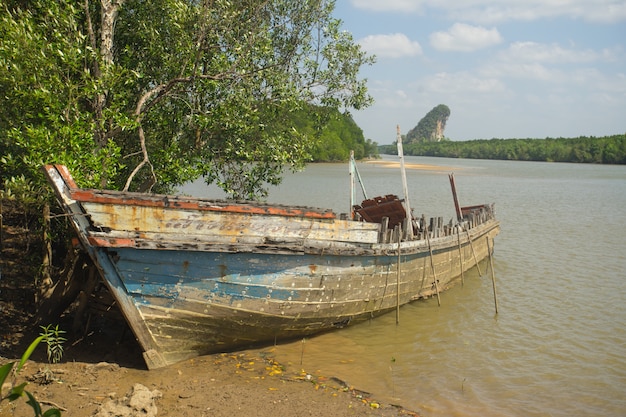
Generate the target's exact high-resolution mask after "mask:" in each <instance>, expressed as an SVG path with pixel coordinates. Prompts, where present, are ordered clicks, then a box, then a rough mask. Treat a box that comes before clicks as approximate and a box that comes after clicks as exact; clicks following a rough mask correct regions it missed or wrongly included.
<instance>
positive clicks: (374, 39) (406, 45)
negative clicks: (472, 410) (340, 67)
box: [359, 33, 422, 58]
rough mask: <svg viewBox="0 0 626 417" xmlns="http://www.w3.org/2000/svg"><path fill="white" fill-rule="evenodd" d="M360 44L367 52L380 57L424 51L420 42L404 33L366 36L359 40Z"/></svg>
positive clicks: (419, 53)
mask: <svg viewBox="0 0 626 417" xmlns="http://www.w3.org/2000/svg"><path fill="white" fill-rule="evenodd" d="M359 44H360V45H361V46H362V47H363V49H365V50H366V51H367V52H369V53H371V54H375V55H376V56H378V57H390V58H401V57H405V56H416V55H421V53H422V47H421V46H420V44H419V42H417V41H412V40H410V39H409V38H408V37H407V36H406V35H404V34H402V33H394V34H391V35H370V36H366V37H365V38H363V39H360V40H359Z"/></svg>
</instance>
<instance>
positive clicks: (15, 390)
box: [0, 326, 65, 417]
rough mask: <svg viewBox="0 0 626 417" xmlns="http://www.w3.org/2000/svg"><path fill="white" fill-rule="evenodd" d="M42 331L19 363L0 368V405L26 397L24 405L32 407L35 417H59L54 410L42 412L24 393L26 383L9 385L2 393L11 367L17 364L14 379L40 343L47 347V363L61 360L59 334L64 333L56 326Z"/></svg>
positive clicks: (30, 397)
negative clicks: (6, 390)
mask: <svg viewBox="0 0 626 417" xmlns="http://www.w3.org/2000/svg"><path fill="white" fill-rule="evenodd" d="M42 329H43V330H44V332H43V333H42V334H41V335H40V336H39V337H38V338H36V339H35V340H34V341H33V342H32V343H31V344H30V346H29V347H28V349H26V352H24V354H23V355H22V358H21V359H20V361H19V362H9V363H7V364H4V365H2V366H0V404H1V403H2V402H4V401H9V402H12V401H15V400H17V399H18V398H20V397H23V396H24V395H25V396H26V397H28V400H26V404H28V405H30V406H31V407H32V409H33V412H34V414H35V417H60V416H61V411H60V410H58V409H56V408H50V409H49V410H46V411H45V412H44V411H42V409H41V405H40V404H39V402H38V401H37V400H36V399H35V397H34V396H33V395H32V394H31V393H30V392H28V391H26V389H25V388H26V385H27V384H28V382H22V383H21V384H19V385H17V384H16V383H15V382H14V383H13V384H11V385H12V386H11V388H10V389H9V391H8V392H7V393H6V394H5V393H4V392H3V387H4V383H5V381H6V380H7V378H8V377H9V375H11V371H13V367H14V366H15V365H16V364H17V367H16V368H15V371H14V373H13V375H14V377H16V376H17V374H18V373H19V372H20V370H21V369H22V367H23V366H24V364H25V363H26V361H27V360H28V358H30V355H31V354H32V353H33V351H34V350H35V348H36V347H37V346H38V345H39V343H41V342H42V341H44V342H46V344H47V345H48V361H49V362H50V361H54V362H55V363H56V362H58V361H59V360H60V359H61V355H62V354H63V347H62V343H63V342H64V341H65V338H63V337H61V336H60V334H61V333H64V332H63V331H62V330H59V328H58V326H56V327H55V328H52V327H51V326H47V327H42Z"/></svg>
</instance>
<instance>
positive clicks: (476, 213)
mask: <svg viewBox="0 0 626 417" xmlns="http://www.w3.org/2000/svg"><path fill="white" fill-rule="evenodd" d="M461 213H462V218H461V219H460V221H457V222H455V221H454V220H453V219H450V221H449V222H447V223H445V222H444V220H443V217H430V218H429V219H428V220H427V219H426V216H425V215H422V217H421V218H413V219H412V227H413V234H412V236H409V233H407V230H408V227H407V219H405V220H404V221H403V222H402V223H399V224H397V225H396V226H395V227H393V228H390V227H389V218H388V217H386V216H384V217H382V219H381V221H380V223H381V227H380V233H379V236H378V237H379V239H378V240H379V242H380V243H394V242H397V241H398V235H399V234H400V233H402V236H401V238H400V239H401V240H426V239H427V238H429V239H435V238H440V237H445V236H452V235H456V234H460V233H466V232H467V231H468V230H470V229H472V228H475V227H477V226H479V225H481V224H483V223H485V222H487V221H489V220H492V219H495V205H494V204H482V205H476V206H468V207H462V208H461Z"/></svg>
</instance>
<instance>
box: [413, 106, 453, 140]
mask: <svg viewBox="0 0 626 417" xmlns="http://www.w3.org/2000/svg"><path fill="white" fill-rule="evenodd" d="M448 117H450V108H448V106H446V105H445V104H440V105H438V106H435V107H434V108H433V109H432V110H431V111H429V112H428V113H426V116H424V117H423V118H422V119H421V120H420V121H419V123H418V124H417V126H415V127H414V128H413V129H411V130H409V131H408V132H407V134H406V143H407V144H410V143H419V142H439V141H440V140H441V139H443V131H444V130H445V128H446V122H447V121H448Z"/></svg>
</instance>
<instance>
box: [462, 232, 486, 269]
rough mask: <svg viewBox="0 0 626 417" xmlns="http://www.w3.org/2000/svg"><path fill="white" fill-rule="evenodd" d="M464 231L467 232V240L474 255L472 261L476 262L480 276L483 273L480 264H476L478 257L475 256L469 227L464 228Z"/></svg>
mask: <svg viewBox="0 0 626 417" xmlns="http://www.w3.org/2000/svg"><path fill="white" fill-rule="evenodd" d="M465 231H466V232H467V240H468V242H469V244H470V247H471V248H472V254H473V255H474V263H475V264H476V268H478V275H480V276H481V277H482V276H483V273H482V272H481V270H480V265H478V258H477V257H476V251H475V250H474V243H473V242H472V238H471V237H470V233H469V229H465Z"/></svg>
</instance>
